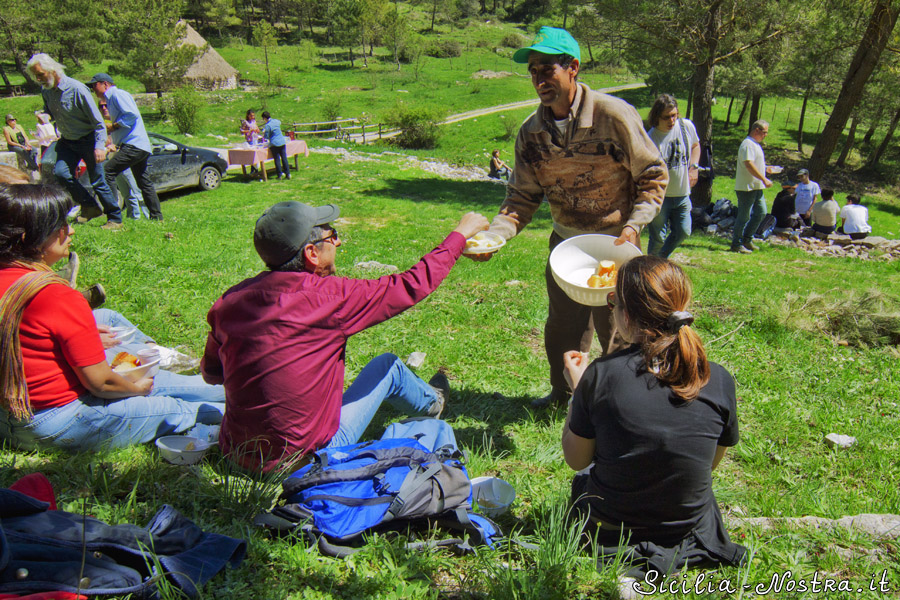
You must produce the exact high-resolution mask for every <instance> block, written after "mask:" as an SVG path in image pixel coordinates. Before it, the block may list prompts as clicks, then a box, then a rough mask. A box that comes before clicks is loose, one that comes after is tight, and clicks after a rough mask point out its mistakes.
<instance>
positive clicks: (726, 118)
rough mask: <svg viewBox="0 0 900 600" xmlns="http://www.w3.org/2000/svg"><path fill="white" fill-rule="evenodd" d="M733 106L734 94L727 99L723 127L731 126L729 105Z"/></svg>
mask: <svg viewBox="0 0 900 600" xmlns="http://www.w3.org/2000/svg"><path fill="white" fill-rule="evenodd" d="M732 106H734V96H732V97H731V100H729V101H728V113H727V114H726V115H725V129H728V128H729V127H731V107H732Z"/></svg>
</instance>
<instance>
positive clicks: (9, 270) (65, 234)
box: [0, 184, 225, 450]
mask: <svg viewBox="0 0 900 600" xmlns="http://www.w3.org/2000/svg"><path fill="white" fill-rule="evenodd" d="M73 206H74V203H73V202H72V199H71V198H70V197H69V194H68V193H67V192H65V191H63V190H62V188H58V187H55V186H48V185H31V184H15V185H7V184H0V440H7V441H9V442H11V443H12V444H14V445H16V446H18V447H20V448H25V449H32V448H36V447H42V446H43V447H48V446H55V447H59V448H64V449H67V450H88V449H93V448H100V447H120V446H127V445H129V444H136V443H140V442H149V441H152V440H154V439H156V438H157V437H160V436H163V435H168V434H170V433H181V432H183V431H186V430H187V429H189V428H191V427H192V426H193V425H194V424H195V423H205V424H217V423H220V422H221V420H222V414H223V412H224V410H225V393H224V390H223V388H222V386H213V385H208V384H206V383H204V382H203V380H202V378H201V377H200V376H199V375H195V376H192V377H191V376H186V375H176V374H174V373H170V372H168V371H159V373H158V374H157V375H156V376H155V377H154V378H150V377H146V378H143V379H138V380H137V381H130V380H128V379H126V378H124V377H122V376H121V375H119V374H118V373H116V372H115V371H113V370H112V369H111V368H110V366H109V364H108V363H107V362H106V353H105V352H104V342H103V340H102V339H101V336H100V331H99V329H98V325H109V324H110V323H109V322H106V323H99V321H100V317H99V316H98V317H97V319H96V320H95V316H96V315H103V316H104V317H105V318H107V319H108V320H109V321H113V322H115V324H117V325H118V324H122V325H126V324H127V325H130V323H128V321H127V320H125V318H124V317H122V316H121V315H119V314H118V313H115V312H113V311H111V310H101V311H97V312H96V313H92V312H91V308H90V306H89V305H88V302H87V300H86V299H85V298H84V296H82V295H81V294H80V293H79V292H78V291H77V290H75V289H73V288H72V287H70V285H69V282H68V281H67V280H65V279H62V278H61V277H59V276H58V275H56V273H54V272H53V270H52V269H51V267H52V266H53V264H54V263H56V262H57V261H59V260H60V259H62V258H63V257H65V256H68V255H69V245H70V244H71V242H72V235H73V234H74V233H75V230H74V229H73V228H72V226H71V225H69V222H68V219H67V215H68V212H69V211H70V210H71V209H72V207H73ZM105 331H106V329H105ZM138 336H140V338H141V339H142V340H145V341H149V338H147V337H146V336H144V335H143V334H142V333H140V332H136V335H135V337H136V338H137V337H138ZM111 345H113V346H114V345H115V342H112V344H111Z"/></svg>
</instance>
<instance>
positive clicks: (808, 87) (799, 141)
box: [797, 78, 812, 153]
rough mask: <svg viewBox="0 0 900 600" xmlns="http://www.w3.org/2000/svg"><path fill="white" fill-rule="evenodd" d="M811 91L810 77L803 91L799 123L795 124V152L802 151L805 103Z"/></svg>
mask: <svg viewBox="0 0 900 600" xmlns="http://www.w3.org/2000/svg"><path fill="white" fill-rule="evenodd" d="M811 93H812V78H810V79H809V81H808V82H807V85H806V91H805V92H803V104H801V105H800V124H799V125H797V152H800V153H803V121H804V120H805V119H806V105H807V104H809V96H810V94H811Z"/></svg>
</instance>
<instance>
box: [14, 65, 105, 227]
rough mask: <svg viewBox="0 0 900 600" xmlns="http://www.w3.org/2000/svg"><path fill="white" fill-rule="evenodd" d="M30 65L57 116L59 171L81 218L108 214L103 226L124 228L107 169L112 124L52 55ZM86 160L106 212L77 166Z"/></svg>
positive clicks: (49, 110) (55, 170)
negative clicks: (108, 132)
mask: <svg viewBox="0 0 900 600" xmlns="http://www.w3.org/2000/svg"><path fill="white" fill-rule="evenodd" d="M27 68H28V72H29V73H30V74H31V76H32V77H33V78H34V80H35V81H37V82H38V83H39V84H41V87H42V88H43V89H42V90H41V96H42V97H43V99H44V111H45V112H47V113H49V114H50V116H51V117H53V120H54V121H55V122H56V127H57V128H58V129H59V133H60V138H59V141H58V142H56V165H55V166H54V168H53V174H54V175H55V176H56V177H57V179H59V180H60V181H61V182H62V183H63V185H65V187H66V189H67V190H69V193H70V194H72V198H73V199H74V200H75V201H76V202H78V204H80V205H81V217H80V221H81V222H85V221H87V220H89V219H92V218H94V217H99V216H100V215H101V214H103V213H104V212H105V213H106V216H107V219H108V220H107V223H106V224H105V225H103V229H121V228H122V211H121V209H119V203H118V202H117V201H116V197H115V196H114V195H113V193H112V189H110V187H109V185H108V184H107V183H106V178H105V175H104V172H103V161H104V160H106V125H105V124H104V123H103V116H102V115H101V114H100V111H99V109H98V108H97V105H96V104H95V103H94V100H93V98H91V91H90V90H89V89H88V88H87V86H85V85H84V84H83V83H81V82H80V81H76V80H75V79H72V78H71V77H67V76H66V74H65V71H64V67H63V66H62V65H61V64H59V63H58V62H56V61H55V60H53V59H52V58H50V57H49V56H48V55H46V54H43V53H41V54H35V55H34V56H32V57H31V59H30V60H29V61H28V67H27ZM81 160H83V161H84V164H85V165H86V166H87V172H88V177H90V180H91V186H92V187H93V188H94V191H95V192H96V193H97V197H98V198H99V200H100V204H101V206H102V207H103V210H102V211H101V210H100V208H99V207H98V206H97V204H96V202H95V201H94V198H93V197H92V196H91V193H90V192H89V191H88V190H86V189H85V188H84V186H82V185H81V184H80V183H79V182H78V178H77V177H76V169H77V167H78V161H81Z"/></svg>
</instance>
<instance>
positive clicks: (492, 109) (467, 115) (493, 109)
mask: <svg viewBox="0 0 900 600" xmlns="http://www.w3.org/2000/svg"><path fill="white" fill-rule="evenodd" d="M645 86H646V84H645V83H627V84H625V85H616V86H613V87H608V88H603V89H600V90H596V91H598V92H603V93H605V94H613V93H615V92H623V91H625V90H636V89H639V88H642V87H645ZM538 102H539V100H538V99H537V98H533V99H531V100H523V101H521V102H510V103H509V104H498V105H497V106H489V107H487V108H479V109H476V110H468V111H466V112H461V113H458V114H455V115H450V116H449V117H447V119H446V120H444V121H443V122H442V123H441V125H446V124H448V123H456V122H457V121H465V120H466V119H475V118H477V117H481V116H484V115H490V114H493V113H498V112H504V111H507V110H516V109H519V108H526V107H529V106H535V105H537V104H538ZM399 134H400V131H399V130H397V131H389V132H387V133H383V134H382V135H381V137H382V139H383V138H391V137H394V136H397V135H399ZM376 139H378V137H377V136H373V135H372V134H369V135H367V136H366V142H365V143H368V142H374V141H375V140H376ZM349 141H352V142H357V143H361V142H363V136H362V135H352V136H350V138H349Z"/></svg>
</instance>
